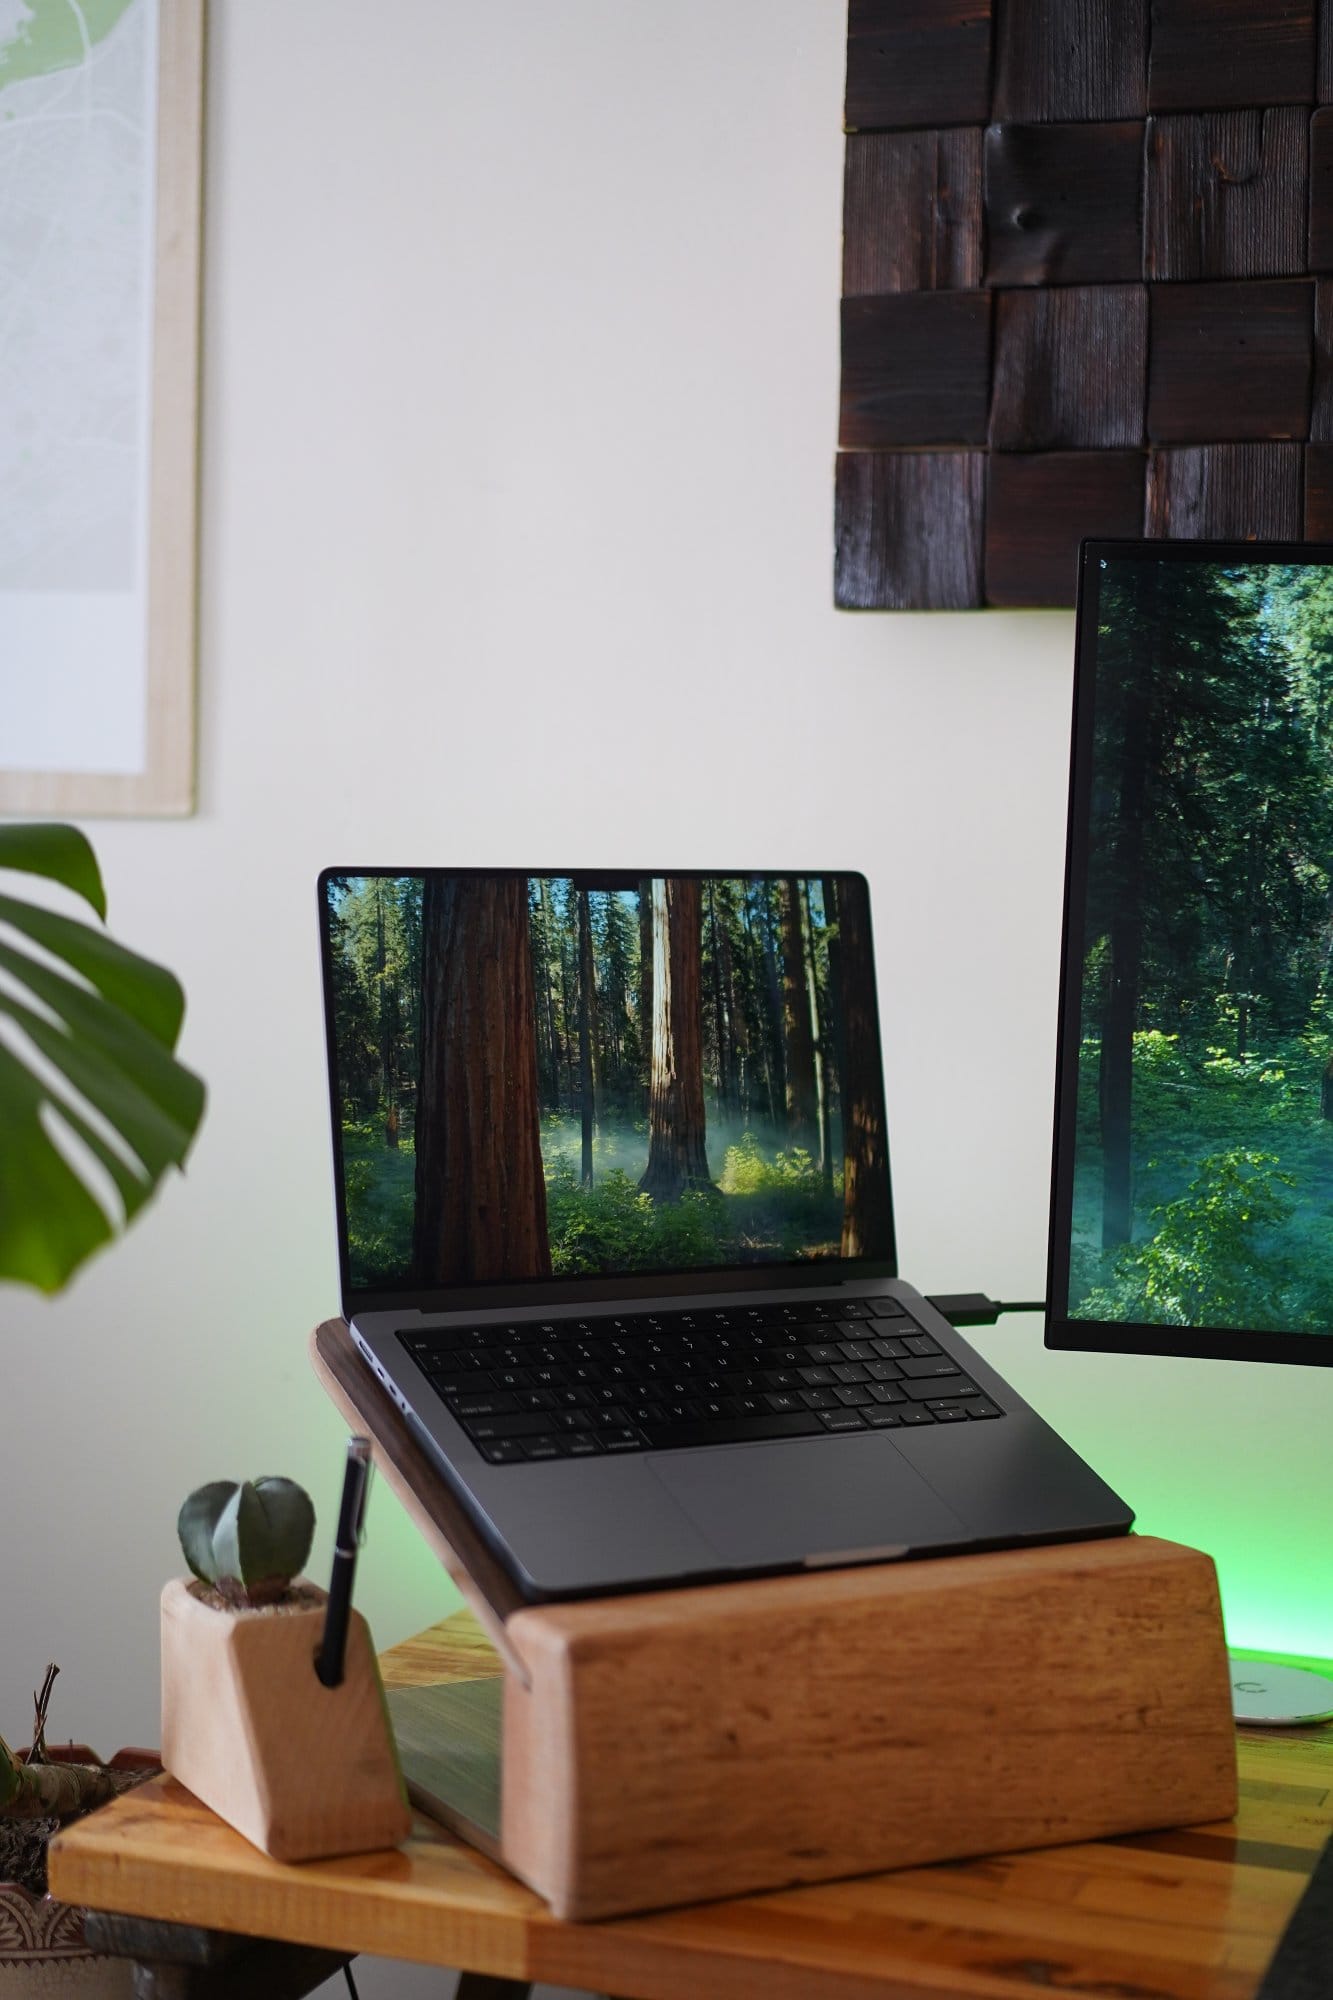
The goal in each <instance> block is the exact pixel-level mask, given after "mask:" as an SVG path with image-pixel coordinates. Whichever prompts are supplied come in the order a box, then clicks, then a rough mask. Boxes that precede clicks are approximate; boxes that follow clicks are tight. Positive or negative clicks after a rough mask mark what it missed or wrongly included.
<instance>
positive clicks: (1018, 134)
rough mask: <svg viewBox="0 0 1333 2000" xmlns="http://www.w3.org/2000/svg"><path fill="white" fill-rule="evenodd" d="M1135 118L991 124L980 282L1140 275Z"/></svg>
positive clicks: (1139, 129) (1106, 280)
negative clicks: (983, 279) (1090, 122)
mask: <svg viewBox="0 0 1333 2000" xmlns="http://www.w3.org/2000/svg"><path fill="white" fill-rule="evenodd" d="M1143 132H1144V127H1143V121H1142V120H1141V119H1128V120H1120V121H1119V122H1116V123H1112V124H1102V125H992V126H990V127H988V129H987V132H986V142H985V168H984V172H985V215H986V246H987V247H986V283H987V284H988V285H1055V284H1060V285H1075V284H1093V283H1098V284H1113V283H1116V282H1117V281H1125V280H1133V279H1137V278H1138V277H1139V276H1140V275H1141V271H1142V263H1143V252H1142V235H1143Z"/></svg>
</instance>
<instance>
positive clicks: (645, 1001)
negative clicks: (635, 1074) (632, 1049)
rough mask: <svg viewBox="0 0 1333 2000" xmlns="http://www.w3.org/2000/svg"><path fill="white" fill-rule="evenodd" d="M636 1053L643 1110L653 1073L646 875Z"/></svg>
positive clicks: (649, 899) (650, 911) (642, 892)
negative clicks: (639, 1071)
mask: <svg viewBox="0 0 1333 2000" xmlns="http://www.w3.org/2000/svg"><path fill="white" fill-rule="evenodd" d="M638 1004H639V1055H640V1060H641V1061H642V1064H643V1103H644V1108H645V1110H646V1109H647V1105H648V1096H649V1093H650V1091H651V1089H652V1072H653V884H652V878H651V876H648V875H645V876H644V877H643V878H642V879H641V881H640V883H639V1003H638Z"/></svg>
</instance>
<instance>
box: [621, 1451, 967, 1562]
mask: <svg viewBox="0 0 1333 2000" xmlns="http://www.w3.org/2000/svg"><path fill="white" fill-rule="evenodd" d="M642 1462H643V1463H645V1464H649V1465H651V1466H652V1469H653V1472H654V1474H655V1475H656V1477H657V1478H658V1479H660V1480H661V1482H662V1484H663V1485H664V1486H665V1488H666V1490H667V1492H668V1493H670V1495H671V1496H672V1498H673V1499H674V1500H675V1501H677V1502H678V1504H679V1505H680V1506H681V1507H683V1508H684V1509H685V1512H686V1513H687V1514H688V1515H689V1517H690V1519H691V1521H692V1522H693V1523H694V1525H695V1527H696V1528H698V1529H699V1530H700V1531H701V1533H703V1534H704V1535H706V1536H707V1537H708V1539H709V1541H710V1542H711V1543H712V1544H713V1547H714V1548H715V1549H716V1550H717V1552H718V1554H719V1555H720V1556H721V1557H722V1559H723V1560H724V1561H725V1562H726V1563H728V1564H731V1565H734V1566H735V1567H737V1568H743V1567H749V1566H758V1565H762V1564H774V1563H782V1562H799V1561H801V1560H803V1559H810V1558H818V1557H820V1556H842V1557H844V1558H846V1557H849V1556H852V1555H855V1554H857V1553H860V1554H862V1555H864V1556H869V1555H870V1554H871V1553H872V1552H879V1553H882V1554H883V1555H884V1556H885V1557H888V1556H890V1555H893V1554H901V1553H904V1552H906V1551H908V1550H914V1549H922V1548H936V1547H945V1546H950V1545H954V1546H956V1545H958V1544H959V1543H963V1544H966V1543H968V1542H970V1541H972V1540H973V1539H974V1536H973V1533H972V1531H971V1530H970V1529H968V1528H967V1527H966V1526H965V1525H964V1523H963V1522H962V1521H961V1520H960V1519H959V1518H958V1516H957V1515H956V1514H955V1513H954V1512H953V1510H952V1508H950V1507H946V1506H945V1504H944V1502H943V1500H941V1499H940V1497H939V1495H938V1494H937V1493H936V1492H935V1491H934V1490H933V1488H931V1487H930V1486H928V1485H927V1484H926V1482H925V1480H924V1479H923V1478H922V1477H921V1475H920V1473H918V1472H916V1471H914V1469H913V1468H912V1467H911V1466H910V1465H909V1464H908V1463H907V1461H906V1459H904V1458H903V1456H902V1454H901V1453H900V1452H898V1451H897V1450H896V1449H895V1448H894V1446H893V1444H892V1443H891V1442H890V1440H889V1439H888V1438H887V1437H883V1436H880V1437H859V1438H858V1437H843V1438H838V1439H837V1440H836V1441H835V1440H834V1439H832V1438H830V1439H829V1440H828V1442H827V1443H825V1442H823V1441H822V1440H817V1439H812V1440H811V1441H810V1442H809V1443H808V1444H807V1443H805V1442H804V1441H801V1442H799V1443H797V1442H792V1443H791V1444H749V1445H735V1446H731V1447H729V1448H726V1449H721V1450H711V1451H681V1452H674V1453H671V1454H670V1455H668V1454H667V1453H665V1452H664V1453H662V1454H661V1455H660V1456H655V1457H653V1458H651V1459H647V1460H644V1461H642Z"/></svg>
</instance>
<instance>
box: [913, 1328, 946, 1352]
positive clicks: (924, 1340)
mask: <svg viewBox="0 0 1333 2000" xmlns="http://www.w3.org/2000/svg"><path fill="white" fill-rule="evenodd" d="M906 1340H907V1352H908V1353H909V1354H938V1353H939V1351H940V1344H939V1342H938V1340H933V1339H932V1338H931V1336H930V1335H929V1334H928V1333H909V1334H907V1335H906Z"/></svg>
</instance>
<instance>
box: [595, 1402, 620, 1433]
mask: <svg viewBox="0 0 1333 2000" xmlns="http://www.w3.org/2000/svg"><path fill="white" fill-rule="evenodd" d="M589 1414H590V1415H591V1417H592V1427H593V1429H594V1430H595V1431H623V1430H624V1429H625V1426H626V1425H627V1424H628V1423H629V1411H628V1410H622V1409H620V1408H619V1407H618V1406H617V1405H614V1404H613V1405H612V1406H611V1407H609V1408H608V1409H605V1410H592V1411H590V1412H589Z"/></svg>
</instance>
